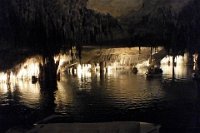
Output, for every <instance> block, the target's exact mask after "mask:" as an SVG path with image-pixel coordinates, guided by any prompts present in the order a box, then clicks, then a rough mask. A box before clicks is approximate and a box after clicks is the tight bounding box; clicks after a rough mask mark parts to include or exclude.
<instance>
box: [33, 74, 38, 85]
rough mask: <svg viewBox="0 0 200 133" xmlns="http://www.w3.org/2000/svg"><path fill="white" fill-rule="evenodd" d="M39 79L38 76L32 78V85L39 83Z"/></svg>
mask: <svg viewBox="0 0 200 133" xmlns="http://www.w3.org/2000/svg"><path fill="white" fill-rule="evenodd" d="M37 81H38V78H37V77H36V76H32V84H35V83H37Z"/></svg>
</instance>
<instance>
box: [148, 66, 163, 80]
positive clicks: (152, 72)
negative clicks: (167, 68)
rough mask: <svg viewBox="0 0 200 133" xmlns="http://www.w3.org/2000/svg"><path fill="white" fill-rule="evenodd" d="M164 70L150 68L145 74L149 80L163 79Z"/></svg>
mask: <svg viewBox="0 0 200 133" xmlns="http://www.w3.org/2000/svg"><path fill="white" fill-rule="evenodd" d="M162 73H163V70H162V69H161V68H159V67H153V68H152V67H150V68H148V70H147V72H146V73H145V74H146V76H147V78H155V77H162Z"/></svg>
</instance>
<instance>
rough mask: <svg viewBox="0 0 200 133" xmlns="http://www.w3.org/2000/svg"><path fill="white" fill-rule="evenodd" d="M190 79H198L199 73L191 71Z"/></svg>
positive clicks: (199, 77) (199, 78)
mask: <svg viewBox="0 0 200 133" xmlns="http://www.w3.org/2000/svg"><path fill="white" fill-rule="evenodd" d="M192 79H193V80H200V73H199V72H193V73H192Z"/></svg>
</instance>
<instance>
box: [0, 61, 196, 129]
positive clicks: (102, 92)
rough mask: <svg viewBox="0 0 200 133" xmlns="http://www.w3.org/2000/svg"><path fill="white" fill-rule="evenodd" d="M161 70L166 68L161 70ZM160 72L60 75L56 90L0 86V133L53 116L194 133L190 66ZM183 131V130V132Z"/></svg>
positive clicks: (20, 84) (22, 84)
mask: <svg viewBox="0 0 200 133" xmlns="http://www.w3.org/2000/svg"><path fill="white" fill-rule="evenodd" d="M163 68H164V67H163ZM178 69H181V70H175V72H177V73H176V79H175V80H174V81H172V79H171V77H172V75H171V68H168V67H167V68H165V69H164V75H163V77H161V78H155V79H146V77H145V75H144V73H143V72H140V73H139V74H137V75H135V74H133V73H132V72H131V71H126V70H120V71H115V72H112V73H110V74H101V75H100V74H88V75H85V76H72V75H64V76H63V77H62V80H61V81H60V82H58V83H57V87H56V88H45V89H41V88H40V85H39V84H32V83H29V82H25V81H24V82H22V81H21V82H20V81H19V82H18V83H16V84H5V83H4V84H1V86H0V131H2V132H3V131H5V130H6V129H8V128H10V127H13V126H22V127H29V126H30V125H31V124H33V123H35V122H37V121H39V120H41V119H43V118H44V117H47V116H50V115H52V114H61V115H64V116H65V118H63V119H59V120H58V121H59V122H61V121H62V122H63V121H65V122H104V121H127V120H133V121H144V122H153V123H158V124H162V128H161V132H172V131H176V132H179V131H180V129H181V132H183V131H194V132H198V131H199V130H198V129H199V127H200V125H199V124H200V108H199V101H200V97H199V95H198V94H199V93H198V83H197V82H195V81H193V80H192V79H191V72H192V68H191V67H190V66H184V65H183V66H182V67H181V68H178ZM182 129H183V130H182Z"/></svg>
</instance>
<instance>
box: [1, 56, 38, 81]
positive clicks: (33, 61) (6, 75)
mask: <svg viewBox="0 0 200 133" xmlns="http://www.w3.org/2000/svg"><path fill="white" fill-rule="evenodd" d="M39 64H40V60H39V59H38V57H35V58H34V57H33V58H30V59H27V60H26V61H25V62H24V63H23V64H20V65H18V66H16V67H15V68H14V69H13V70H15V73H14V72H13V70H9V72H1V73H0V83H6V82H12V83H15V82H16V81H17V80H19V79H21V80H27V81H29V80H31V79H32V76H36V77H38V76H39V73H40V70H39Z"/></svg>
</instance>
